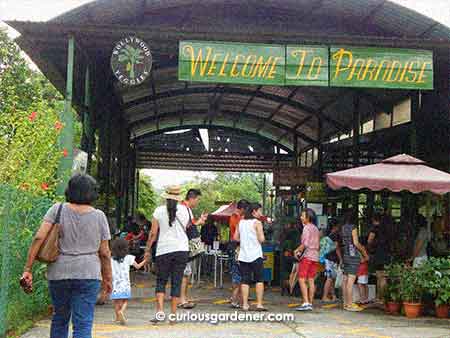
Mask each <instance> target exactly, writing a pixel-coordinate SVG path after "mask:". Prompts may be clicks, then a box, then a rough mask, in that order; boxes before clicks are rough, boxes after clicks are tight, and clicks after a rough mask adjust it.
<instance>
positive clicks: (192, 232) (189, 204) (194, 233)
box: [178, 189, 208, 309]
mask: <svg viewBox="0 0 450 338" xmlns="http://www.w3.org/2000/svg"><path fill="white" fill-rule="evenodd" d="M201 196H202V193H201V191H200V190H198V189H189V190H188V192H187V193H186V198H185V199H184V201H183V202H181V204H183V205H184V206H185V207H186V209H187V210H188V212H189V224H188V228H187V232H188V234H189V236H190V238H195V237H200V234H199V233H198V229H197V226H198V225H203V224H205V222H206V219H207V218H208V214H207V213H202V215H201V216H200V218H199V219H195V218H194V214H193V213H192V209H194V208H196V207H197V206H198V203H199V202H200V197H201ZM191 275H192V261H189V262H188V263H187V264H186V268H185V269H184V273H183V282H182V283H181V296H180V304H178V307H179V308H182V309H193V308H194V307H195V303H193V302H192V301H189V300H188V294H187V293H188V284H189V278H190V277H191Z"/></svg>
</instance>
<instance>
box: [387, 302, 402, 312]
mask: <svg viewBox="0 0 450 338" xmlns="http://www.w3.org/2000/svg"><path fill="white" fill-rule="evenodd" d="M386 307H387V312H388V313H390V314H393V315H398V314H399V313H400V308H401V304H400V303H396V302H387V304H386Z"/></svg>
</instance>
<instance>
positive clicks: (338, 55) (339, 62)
mask: <svg viewBox="0 0 450 338" xmlns="http://www.w3.org/2000/svg"><path fill="white" fill-rule="evenodd" d="M344 56H346V57H347V58H348V63H347V66H345V67H343V59H344ZM333 59H334V60H337V61H336V69H335V71H334V79H336V78H337V77H338V76H339V73H342V72H344V71H346V70H349V69H350V68H351V66H352V63H353V53H352V52H350V51H346V50H345V49H344V48H341V49H339V51H337V52H336V53H334V54H333Z"/></svg>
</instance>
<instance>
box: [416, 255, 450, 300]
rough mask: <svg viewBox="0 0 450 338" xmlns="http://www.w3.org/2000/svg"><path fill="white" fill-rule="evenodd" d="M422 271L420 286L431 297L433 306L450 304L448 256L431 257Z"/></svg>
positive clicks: (449, 260)
mask: <svg viewBox="0 0 450 338" xmlns="http://www.w3.org/2000/svg"><path fill="white" fill-rule="evenodd" d="M422 270H423V279H422V286H423V288H424V289H425V291H426V292H428V293H430V294H431V295H432V296H433V298H434V302H435V304H436V305H445V304H450V256H449V257H442V258H435V257H431V258H430V259H429V260H428V261H427V262H426V263H425V264H424V265H423V268H422Z"/></svg>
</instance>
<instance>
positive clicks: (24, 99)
mask: <svg viewBox="0 0 450 338" xmlns="http://www.w3.org/2000/svg"><path fill="white" fill-rule="evenodd" d="M63 109H64V103H63V101H62V96H61V95H60V94H59V93H58V91H57V90H56V89H55V88H54V87H53V86H52V85H51V84H50V82H49V81H48V80H47V79H46V78H45V77H44V76H43V75H42V74H41V73H40V72H37V71H34V70H32V69H31V68H30V67H29V66H28V64H27V62H26V60H25V59H24V57H23V56H22V55H21V53H20V49H19V48H18V46H17V45H16V44H15V43H14V42H12V41H11V40H10V39H9V38H8V37H7V35H6V33H5V32H3V31H0V158H1V159H2V161H1V162H0V183H6V184H10V185H12V186H14V187H16V188H20V189H22V190H28V191H30V192H32V193H36V194H51V193H52V192H53V191H54V188H55V186H56V183H57V182H56V170H57V166H58V163H59V160H60V159H61V157H62V156H67V150H65V149H61V148H60V147H59V144H58V135H59V133H60V132H61V130H62V128H64V126H63V125H62V124H61V122H59V113H60V112H61V111H62V110H63ZM77 128H78V129H79V126H76V128H75V129H76V130H77ZM76 142H79V140H78V141H77V140H76Z"/></svg>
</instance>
